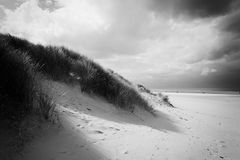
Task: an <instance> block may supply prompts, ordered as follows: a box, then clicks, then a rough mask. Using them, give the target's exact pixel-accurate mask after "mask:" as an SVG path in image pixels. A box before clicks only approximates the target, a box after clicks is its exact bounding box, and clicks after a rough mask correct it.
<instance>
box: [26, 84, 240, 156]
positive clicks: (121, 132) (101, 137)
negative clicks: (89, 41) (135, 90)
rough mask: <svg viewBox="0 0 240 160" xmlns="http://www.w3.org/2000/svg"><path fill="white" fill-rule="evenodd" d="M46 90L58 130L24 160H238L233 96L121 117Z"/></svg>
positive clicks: (44, 133)
mask: <svg viewBox="0 0 240 160" xmlns="http://www.w3.org/2000/svg"><path fill="white" fill-rule="evenodd" d="M48 84H49V83H48ZM49 86H50V88H52V90H51V91H49V92H51V95H53V96H54V97H55V98H54V99H55V101H56V103H57V104H58V107H57V112H58V114H59V121H60V122H61V124H62V126H61V127H57V126H52V125H47V126H45V127H43V128H42V129H41V130H40V132H39V133H38V136H36V138H35V139H34V140H33V141H32V142H31V143H30V144H28V145H27V147H26V148H25V149H24V152H23V157H22V159H24V160H32V159H34V160H81V159H82V160H94V159H96V160H97V159H119V160H147V159H149V160H150V159H156V160H160V159H169V160H174V159H176V160H185V159H197V160H198V159H199V160H203V159H211V160H212V159H235V160H237V159H239V158H240V152H239V151H240V139H239V137H240V130H239V124H238V122H239V120H240V119H239V118H238V116H237V115H239V111H240V107H239V106H238V105H239V104H240V97H239V96H236V97H232V96H224V97H219V96H209V95H204V96H193V95H182V94H176V95H170V98H171V100H172V102H173V104H174V105H176V106H177V108H170V107H166V106H164V105H157V114H158V116H157V117H153V116H152V115H150V114H149V113H147V112H145V111H142V110H140V109H138V110H136V111H135V112H134V113H133V114H132V113H128V112H125V111H122V110H120V109H117V108H115V107H114V106H112V105H111V104H108V103H106V102H104V101H103V100H101V99H99V98H97V97H89V96H86V95H83V94H81V93H80V92H79V88H76V87H68V86H66V85H63V84H59V83H54V84H49ZM226 106H227V107H228V108H229V109H226Z"/></svg>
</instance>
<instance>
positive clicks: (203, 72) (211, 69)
mask: <svg viewBox="0 0 240 160" xmlns="http://www.w3.org/2000/svg"><path fill="white" fill-rule="evenodd" d="M215 72H217V70H216V69H214V68H208V67H206V68H203V69H202V72H201V75H202V76H207V75H208V74H210V73H215Z"/></svg>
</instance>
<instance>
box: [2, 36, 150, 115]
mask: <svg viewBox="0 0 240 160" xmlns="http://www.w3.org/2000/svg"><path fill="white" fill-rule="evenodd" d="M0 71H1V77H3V78H1V80H0V101H1V108H0V109H1V114H2V115H1V117H5V118H11V117H12V118H16V119H21V118H22V117H24V116H25V115H26V114H27V113H29V112H31V110H32V109H33V108H34V107H35V106H34V105H36V104H35V103H34V102H36V99H37V101H38V100H42V99H45V100H46V98H41V97H43V96H44V95H43V93H41V88H39V87H40V86H39V85H38V81H39V79H40V78H39V76H38V75H43V76H44V77H47V78H48V79H51V80H54V81H61V82H64V83H67V84H77V85H78V84H79V85H80V86H81V90H82V91H83V92H85V93H88V94H94V95H97V96H100V97H102V98H104V99H106V100H107V101H108V102H110V103H112V104H114V105H116V106H118V107H120V108H122V109H126V110H129V111H133V110H134V107H135V106H139V107H142V108H144V109H146V110H148V111H152V108H151V106H150V105H149V104H148V102H147V101H146V100H145V99H144V98H142V96H141V95H140V94H139V93H138V92H137V90H136V89H135V88H134V87H132V86H130V85H127V84H126V83H124V82H122V81H121V80H119V79H118V78H116V76H114V75H112V72H109V71H106V70H105V69H103V68H102V67H101V66H100V65H98V64H97V63H95V62H93V61H92V60H90V59H89V58H87V57H85V56H83V55H80V54H78V53H75V52H73V51H71V50H68V49H66V48H64V47H54V46H42V45H39V44H38V45H35V44H32V43H30V42H28V41H27V40H23V39H20V38H17V37H14V36H11V35H4V34H0ZM36 77H37V78H36ZM46 101H47V100H46ZM9 103H13V104H9ZM39 104H42V103H41V102H40V103H39ZM39 104H38V106H40V105H39ZM45 108H46V107H45ZM40 110H43V109H42V108H40ZM45 110H49V109H45ZM45 112H46V111H43V112H42V113H45ZM20 115H21V116H20Z"/></svg>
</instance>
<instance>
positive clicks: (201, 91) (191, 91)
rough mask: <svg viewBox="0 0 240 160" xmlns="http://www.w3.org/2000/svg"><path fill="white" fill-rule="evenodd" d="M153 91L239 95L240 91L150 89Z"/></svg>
mask: <svg viewBox="0 0 240 160" xmlns="http://www.w3.org/2000/svg"><path fill="white" fill-rule="evenodd" d="M152 91H153V92H155V93H159V92H161V93H170V94H172V93H184V94H221V95H222V94H224V95H225V94H226V95H240V91H220V90H219V91H217V90H164V89H163V90H162V89H152Z"/></svg>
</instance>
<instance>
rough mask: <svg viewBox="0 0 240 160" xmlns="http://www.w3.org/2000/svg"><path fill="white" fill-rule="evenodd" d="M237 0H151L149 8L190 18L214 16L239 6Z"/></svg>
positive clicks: (226, 12)
mask: <svg viewBox="0 0 240 160" xmlns="http://www.w3.org/2000/svg"><path fill="white" fill-rule="evenodd" d="M239 4H240V3H238V2H237V0H151V1H150V2H149V6H150V8H151V9H153V10H155V11H157V12H160V13H163V12H168V14H169V12H170V15H173V16H179V15H185V16H187V17H192V18H207V17H216V16H220V15H225V14H228V13H229V12H230V11H231V10H233V9H235V7H236V6H239Z"/></svg>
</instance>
